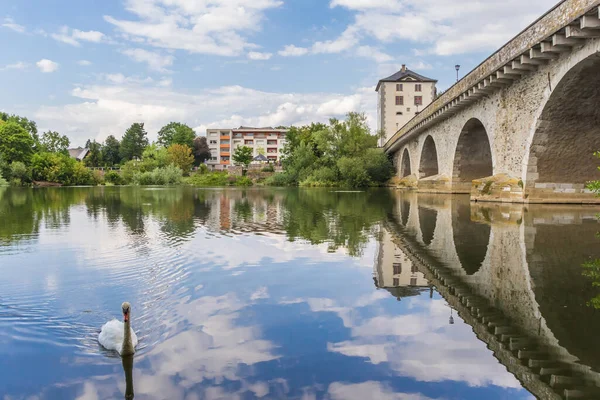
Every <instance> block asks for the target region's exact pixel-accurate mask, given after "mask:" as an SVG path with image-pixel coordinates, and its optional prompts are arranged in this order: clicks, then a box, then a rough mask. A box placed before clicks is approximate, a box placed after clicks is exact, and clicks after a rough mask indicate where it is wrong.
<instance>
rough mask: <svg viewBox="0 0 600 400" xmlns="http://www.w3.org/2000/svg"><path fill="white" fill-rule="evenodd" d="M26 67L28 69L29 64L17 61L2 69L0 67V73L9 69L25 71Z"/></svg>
mask: <svg viewBox="0 0 600 400" xmlns="http://www.w3.org/2000/svg"><path fill="white" fill-rule="evenodd" d="M27 67H29V64H27V63H26V62H23V61H19V62H16V63H14V64H8V65H5V66H4V67H0V71H6V70H9V69H25V68H27Z"/></svg>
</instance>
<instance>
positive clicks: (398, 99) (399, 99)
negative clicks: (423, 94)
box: [396, 96, 404, 106]
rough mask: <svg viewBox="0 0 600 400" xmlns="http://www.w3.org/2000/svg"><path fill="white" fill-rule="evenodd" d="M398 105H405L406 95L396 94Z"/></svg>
mask: <svg viewBox="0 0 600 400" xmlns="http://www.w3.org/2000/svg"><path fill="white" fill-rule="evenodd" d="M396 105H397V106H403V105H404V96H396Z"/></svg>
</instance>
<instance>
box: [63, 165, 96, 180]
mask: <svg viewBox="0 0 600 400" xmlns="http://www.w3.org/2000/svg"><path fill="white" fill-rule="evenodd" d="M61 183H63V182H61ZM65 184H67V185H73V186H78V185H90V186H91V185H96V179H95V177H94V174H93V172H92V171H91V170H90V169H88V168H86V166H85V165H84V164H83V163H82V162H78V161H75V164H74V165H73V174H72V176H71V178H70V180H69V181H68V182H65Z"/></svg>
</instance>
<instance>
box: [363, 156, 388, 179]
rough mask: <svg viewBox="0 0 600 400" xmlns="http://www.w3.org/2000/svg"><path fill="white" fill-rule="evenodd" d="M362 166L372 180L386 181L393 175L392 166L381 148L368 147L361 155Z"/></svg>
mask: <svg viewBox="0 0 600 400" xmlns="http://www.w3.org/2000/svg"><path fill="white" fill-rule="evenodd" d="M363 162H364V167H365V169H366V171H367V174H368V175H369V178H370V180H371V181H373V182H377V183H384V182H387V181H388V180H389V179H390V178H391V177H392V176H393V175H394V166H393V165H392V163H391V162H390V160H389V158H388V156H387V155H386V154H385V153H384V152H383V151H382V150H381V149H368V150H367V152H366V153H365V155H364V156H363Z"/></svg>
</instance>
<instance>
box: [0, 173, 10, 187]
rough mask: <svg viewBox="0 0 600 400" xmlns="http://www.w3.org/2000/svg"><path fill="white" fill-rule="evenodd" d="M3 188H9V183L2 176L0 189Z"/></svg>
mask: <svg viewBox="0 0 600 400" xmlns="http://www.w3.org/2000/svg"><path fill="white" fill-rule="evenodd" d="M2 186H8V182H7V181H6V179H4V178H3V177H2V175H0V187H2Z"/></svg>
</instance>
